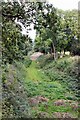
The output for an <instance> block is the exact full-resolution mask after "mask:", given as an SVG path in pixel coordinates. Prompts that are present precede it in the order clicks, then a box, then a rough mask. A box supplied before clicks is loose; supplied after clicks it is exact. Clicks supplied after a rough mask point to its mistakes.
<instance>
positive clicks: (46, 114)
mask: <svg viewBox="0 0 80 120" xmlns="http://www.w3.org/2000/svg"><path fill="white" fill-rule="evenodd" d="M37 117H38V118H50V115H49V114H48V113H47V112H39V113H38V114H37Z"/></svg>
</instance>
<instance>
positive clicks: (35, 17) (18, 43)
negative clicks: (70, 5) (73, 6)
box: [0, 2, 80, 118]
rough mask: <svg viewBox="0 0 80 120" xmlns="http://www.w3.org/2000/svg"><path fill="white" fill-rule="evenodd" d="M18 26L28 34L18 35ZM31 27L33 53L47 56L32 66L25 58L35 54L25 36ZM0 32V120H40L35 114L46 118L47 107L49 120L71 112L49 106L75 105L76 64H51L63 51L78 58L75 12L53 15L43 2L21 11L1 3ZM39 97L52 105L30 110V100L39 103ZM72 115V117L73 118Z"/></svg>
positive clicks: (63, 61) (17, 6)
mask: <svg viewBox="0 0 80 120" xmlns="http://www.w3.org/2000/svg"><path fill="white" fill-rule="evenodd" d="M16 20H17V22H18V23H21V24H22V25H23V26H24V27H25V28H26V34H22V31H21V30H23V28H22V27H21V26H20V24H16V22H15V21H16ZM31 24H33V25H34V29H35V30H36V38H35V45H34V51H40V52H42V53H44V54H46V55H43V56H41V57H39V58H38V59H37V61H36V62H32V61H31V60H30V58H29V57H30V56H29V57H28V55H29V54H28V53H29V52H33V51H32V50H33V46H32V40H31V38H30V37H29V35H28V32H29V29H30V25H31ZM1 26H2V41H1V42H0V47H1V48H0V53H1V52H2V65H1V67H2V90H3V93H2V110H3V111H2V117H3V118H19V117H24V118H26V117H40V116H39V115H37V114H38V113H37V112H38V111H39V112H40V111H43V112H45V111H46V108H47V107H48V108H49V109H48V112H49V116H48V117H50V114H52V112H53V111H54V112H55V111H58V112H59V111H60V110H61V111H65V112H67V111H69V112H72V108H71V107H70V106H69V105H68V106H67V107H66V108H65V109H64V108H63V107H64V106H63V107H62V106H60V108H59V107H58V106H57V107H56V106H55V105H53V106H52V100H57V99H66V100H73V101H72V102H74V101H75V102H76V101H77V99H78V97H79V95H78V90H77V88H78V86H77V82H78V63H77V62H76V61H77V59H75V60H73V59H72V58H70V56H69V58H67V57H65V58H62V59H59V60H57V61H53V58H54V60H56V58H58V53H59V55H60V53H61V52H62V51H64V53H65V52H66V51H69V52H70V53H71V55H80V53H79V50H80V44H79V42H80V40H79V32H78V12H77V10H72V11H62V10H57V9H55V8H54V7H53V5H52V4H48V3H46V2H27V3H25V4H23V3H21V5H20V4H19V3H18V2H6V3H4V2H2V22H1ZM0 62H1V61H0ZM31 80H33V81H31ZM50 93H51V94H52V95H51V94H50ZM66 93H67V94H69V95H66ZM39 94H40V95H42V96H39V98H40V97H43V98H41V99H45V97H47V98H48V99H49V100H50V102H48V103H45V102H43V101H40V103H39V104H38V105H37V108H36V106H35V107H34V105H33V106H30V105H29V102H30V101H29V100H30V99H33V98H32V97H35V96H36V98H37V97H38V95H39ZM34 102H35V101H34ZM38 102H39V101H38ZM36 103H37V102H36ZM36 103H35V104H36ZM31 105H32V104H31ZM47 105H48V106H47ZM49 105H50V106H49ZM30 107H31V109H30ZM68 107H69V108H68ZM36 109H37V111H36ZM75 111H76V112H77V108H76V110H75ZM75 111H73V114H74V115H73V116H77V114H76V113H75ZM30 112H31V113H30ZM0 114H1V113H0Z"/></svg>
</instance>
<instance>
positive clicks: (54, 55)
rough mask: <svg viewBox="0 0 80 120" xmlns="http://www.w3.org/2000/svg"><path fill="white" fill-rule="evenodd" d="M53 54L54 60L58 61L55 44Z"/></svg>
mask: <svg viewBox="0 0 80 120" xmlns="http://www.w3.org/2000/svg"><path fill="white" fill-rule="evenodd" d="M53 52H54V54H53V58H54V60H56V49H55V45H54V43H53Z"/></svg>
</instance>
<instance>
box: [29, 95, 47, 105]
mask: <svg viewBox="0 0 80 120" xmlns="http://www.w3.org/2000/svg"><path fill="white" fill-rule="evenodd" d="M48 101H49V99H47V98H46V97H42V96H36V97H34V98H30V99H29V103H30V105H31V106H34V105H38V104H39V103H42V102H48Z"/></svg>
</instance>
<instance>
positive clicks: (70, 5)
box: [47, 0, 80, 10]
mask: <svg viewBox="0 0 80 120" xmlns="http://www.w3.org/2000/svg"><path fill="white" fill-rule="evenodd" d="M47 1H48V2H49V3H52V4H53V5H54V7H57V8H59V9H63V10H72V9H78V2H79V1H80V0H47Z"/></svg>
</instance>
